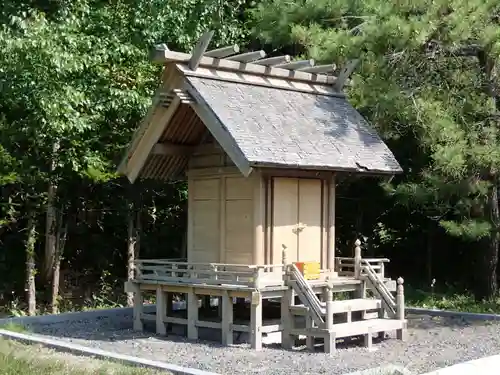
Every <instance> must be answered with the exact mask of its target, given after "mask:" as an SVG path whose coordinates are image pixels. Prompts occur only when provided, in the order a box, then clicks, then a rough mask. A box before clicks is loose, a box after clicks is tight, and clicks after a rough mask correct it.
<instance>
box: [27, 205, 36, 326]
mask: <svg viewBox="0 0 500 375" xmlns="http://www.w3.org/2000/svg"><path fill="white" fill-rule="evenodd" d="M27 229H28V236H27V238H26V247H25V252H26V300H27V302H28V315H29V316H33V315H36V285H35V273H36V265H35V244H36V219H35V214H34V212H30V213H29V218H28V228H27Z"/></svg>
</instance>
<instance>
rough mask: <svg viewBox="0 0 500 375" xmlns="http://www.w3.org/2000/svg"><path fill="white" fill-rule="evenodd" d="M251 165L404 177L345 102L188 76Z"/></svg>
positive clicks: (331, 98)
mask: <svg viewBox="0 0 500 375" xmlns="http://www.w3.org/2000/svg"><path fill="white" fill-rule="evenodd" d="M187 81H188V82H189V84H190V85H191V87H192V89H193V90H195V91H196V94H197V100H200V101H204V103H206V105H207V106H208V107H209V108H210V109H211V111H213V113H214V114H215V116H216V117H217V119H218V120H219V126H220V127H222V128H224V130H225V131H227V132H228V134H229V135H230V136H231V137H232V139H233V141H234V143H235V144H236V145H237V147H238V148H239V149H240V150H241V152H242V154H243V155H244V157H245V159H246V160H247V162H248V164H249V166H252V167H269V166H273V167H282V168H283V167H286V168H290V167H292V168H301V169H318V170H334V171H355V172H368V171H369V172H372V173H394V172H399V171H400V167H399V164H398V162H397V161H396V159H395V158H394V156H393V154H392V153H391V151H390V150H389V148H388V147H387V146H386V145H385V143H384V142H383V141H382V140H381V139H380V137H379V136H378V135H377V133H376V132H375V131H374V130H373V129H372V128H371V127H370V125H369V124H368V123H367V122H366V120H364V118H363V117H362V116H361V115H360V114H359V113H358V112H357V111H356V110H355V109H354V108H353V107H352V106H351V105H350V104H349V103H348V101H347V100H346V99H345V98H342V97H335V96H325V95H318V94H311V93H304V92H297V91H287V90H283V89H277V88H270V87H261V86H254V85H249V84H244V83H233V82H225V81H220V80H215V79H207V78H197V77H187Z"/></svg>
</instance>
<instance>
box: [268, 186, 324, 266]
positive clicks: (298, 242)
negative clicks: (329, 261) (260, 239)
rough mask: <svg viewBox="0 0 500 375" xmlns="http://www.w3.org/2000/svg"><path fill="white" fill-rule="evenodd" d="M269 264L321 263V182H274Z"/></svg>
mask: <svg viewBox="0 0 500 375" xmlns="http://www.w3.org/2000/svg"><path fill="white" fill-rule="evenodd" d="M273 184H274V185H273V235H272V252H271V262H272V263H273V264H280V263H281V262H282V249H283V245H284V246H286V248H287V256H288V261H289V262H296V261H316V262H320V261H321V244H322V216H323V215H322V210H321V202H322V198H321V194H322V190H321V180H319V179H298V178H274V180H273Z"/></svg>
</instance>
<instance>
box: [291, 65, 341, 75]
mask: <svg viewBox="0 0 500 375" xmlns="http://www.w3.org/2000/svg"><path fill="white" fill-rule="evenodd" d="M335 69H337V65H335V64H326V65H316V66H311V67H307V68H299V69H297V70H300V71H301V72H307V73H316V74H317V73H330V72H334V71H335Z"/></svg>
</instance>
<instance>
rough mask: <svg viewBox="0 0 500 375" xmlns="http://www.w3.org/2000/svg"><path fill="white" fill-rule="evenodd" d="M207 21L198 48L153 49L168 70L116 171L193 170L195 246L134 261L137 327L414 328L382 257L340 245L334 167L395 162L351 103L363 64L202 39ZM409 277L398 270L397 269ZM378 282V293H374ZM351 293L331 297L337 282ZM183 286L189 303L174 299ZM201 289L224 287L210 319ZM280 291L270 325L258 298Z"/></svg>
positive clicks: (394, 166)
mask: <svg viewBox="0 0 500 375" xmlns="http://www.w3.org/2000/svg"><path fill="white" fill-rule="evenodd" d="M212 34H213V33H212V32H209V33H206V34H205V35H204V36H203V37H202V38H201V39H200V41H199V43H198V45H197V47H196V48H195V49H194V50H193V52H192V54H185V53H179V52H174V51H170V50H169V49H168V48H167V47H166V46H163V47H161V48H158V49H157V50H156V52H155V57H154V59H155V61H156V62H157V63H160V64H163V66H164V69H163V75H162V83H161V85H160V87H159V89H158V90H157V92H156V95H155V97H154V100H153V105H152V106H151V108H150V110H149V112H148V114H147V116H146V118H145V119H144V121H143V123H142V124H141V126H140V128H139V129H138V130H137V132H136V134H135V135H134V138H133V140H132V142H131V145H130V147H129V149H128V151H127V155H126V156H125V157H124V160H123V161H122V163H121V165H120V167H119V171H120V172H121V173H122V174H125V175H126V176H127V177H128V179H129V180H130V181H131V182H134V181H135V180H137V179H138V178H154V179H161V180H165V181H167V180H172V179H174V180H178V179H187V182H188V226H187V227H188V241H187V247H188V248H187V259H183V260H182V261H178V260H168V259H156V260H139V261H137V264H136V277H135V279H134V280H133V281H131V282H128V283H126V290H127V291H131V292H134V293H135V301H136V303H135V306H134V327H135V329H142V325H143V322H144V321H145V320H149V319H150V320H154V321H155V322H156V329H157V331H158V332H159V333H166V332H167V325H169V324H183V325H185V326H187V334H188V337H189V338H192V339H196V338H198V328H201V327H208V328H215V329H220V330H221V332H222V341H223V342H224V343H225V344H231V343H232V342H233V333H234V332H237V331H242V332H248V333H249V335H250V340H251V343H252V347H253V348H256V349H259V348H260V347H261V345H262V335H265V334H267V333H270V332H281V340H282V345H283V346H285V347H290V346H291V345H293V342H294V340H293V339H294V338H297V337H300V336H306V338H307V343H308V345H310V346H312V345H314V339H315V338H321V339H323V340H324V343H325V350H326V351H328V352H329V351H331V350H332V349H333V348H334V346H335V339H337V338H342V337H350V336H356V335H362V336H364V337H365V340H366V343H367V345H371V334H372V333H380V332H384V331H391V330H396V331H397V332H398V336H399V337H400V338H402V334H403V330H404V328H405V324H406V323H405V320H404V303H403V292H402V288H403V287H402V285H400V286H399V289H398V290H399V292H398V294H397V297H396V298H395V297H394V296H393V295H392V292H394V291H396V283H395V282H394V281H393V280H389V279H387V278H386V277H385V275H384V263H385V262H387V261H388V260H387V259H365V258H362V256H361V249H360V247H359V245H360V244H359V242H357V243H356V248H355V251H354V254H353V257H352V258H337V259H336V258H335V246H334V244H335V176H336V175H338V174H342V173H351V174H353V173H355V174H365V175H392V174H395V173H399V172H400V171H401V168H400V166H399V164H398V162H397V161H396V160H395V158H394V156H393V154H392V153H391V151H390V150H389V149H388V147H387V146H386V145H385V144H384V142H383V141H382V140H381V139H380V137H379V136H378V135H377V134H376V132H375V131H374V130H373V129H372V128H371V127H370V125H369V124H368V123H367V122H366V121H365V120H364V119H363V117H362V116H361V115H360V114H359V113H358V112H357V111H356V110H355V109H354V108H353V107H352V106H351V105H350V104H349V103H348V101H347V100H346V97H345V95H344V94H343V92H342V88H343V86H344V84H345V82H346V81H347V79H348V76H349V75H350V74H351V72H352V70H353V67H354V64H348V65H347V66H346V68H344V69H343V70H341V71H340V72H339V74H338V75H337V76H334V75H333V73H334V72H335V67H334V66H332V65H321V66H315V65H314V61H312V60H306V61H294V62H290V57H289V56H279V57H269V58H266V56H265V53H264V52H263V51H256V52H248V53H238V52H239V50H238V47H237V46H230V47H224V48H219V49H215V50H209V51H207V46H208V44H209V42H210V39H211V36H212ZM399 284H402V279H401V280H399ZM145 290H153V291H156V292H157V305H156V314H146V313H145V312H144V310H143V306H142V292H143V291H145ZM367 290H371V291H372V292H373V295H374V296H375V298H367V292H366V291H367ZM340 291H351V292H354V293H355V296H354V298H352V299H350V300H344V301H334V300H333V299H334V297H333V293H335V292H340ZM172 293H182V294H185V295H186V301H187V313H186V315H185V316H182V317H178V316H176V315H175V314H174V312H173V311H172V310H171V309H170V308H169V303H170V302H171V294H172ZM198 296H215V297H217V298H219V299H220V308H219V310H220V314H219V316H218V319H217V318H216V319H215V320H213V319H212V321H204V320H203V319H202V317H201V316H200V310H199V307H198ZM235 298H239V299H241V298H247V299H249V300H250V301H251V303H250V310H251V311H250V322H249V323H247V324H244V323H242V322H236V319H237V317H235V315H234V311H233V303H234V301H235V300H234V299H235ZM263 299H264V300H265V299H280V300H281V315H280V318H279V320H278V322H277V324H266V322H265V320H266V317H265V315H266V314H265V312H264V314H263V311H262V309H263V302H262V300H263Z"/></svg>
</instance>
